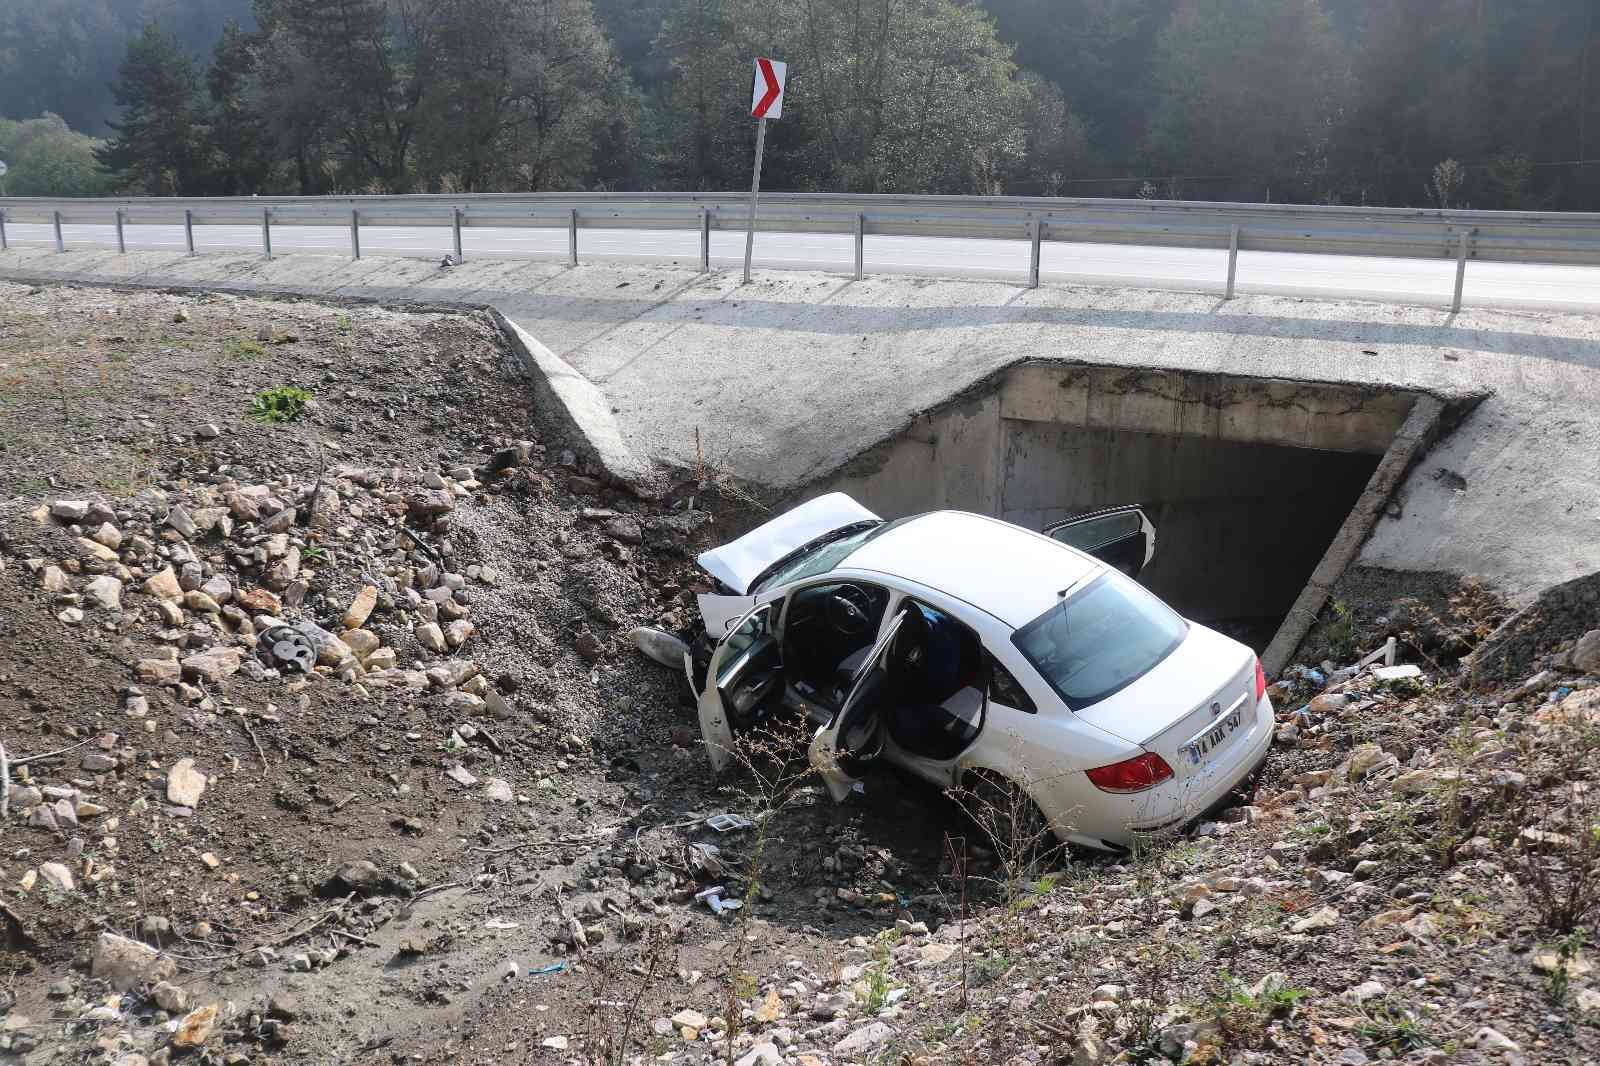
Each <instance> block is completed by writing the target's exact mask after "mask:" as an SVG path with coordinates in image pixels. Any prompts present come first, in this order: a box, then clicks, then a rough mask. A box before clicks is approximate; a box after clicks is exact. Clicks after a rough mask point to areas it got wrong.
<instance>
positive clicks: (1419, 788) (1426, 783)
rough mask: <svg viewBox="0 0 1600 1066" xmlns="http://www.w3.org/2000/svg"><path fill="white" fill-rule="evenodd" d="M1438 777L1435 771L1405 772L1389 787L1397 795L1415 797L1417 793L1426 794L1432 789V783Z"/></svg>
mask: <svg viewBox="0 0 1600 1066" xmlns="http://www.w3.org/2000/svg"><path fill="white" fill-rule="evenodd" d="M1438 777H1439V774H1438V771H1436V770H1428V769H1422V770H1407V771H1406V772H1405V773H1403V774H1401V775H1400V776H1398V777H1396V778H1395V779H1394V781H1393V782H1392V783H1391V784H1390V786H1389V787H1390V788H1392V789H1393V790H1394V791H1395V793H1396V794H1397V795H1401V796H1411V795H1416V794H1418V793H1422V792H1426V791H1428V790H1429V789H1430V788H1432V787H1433V783H1434V782H1435V781H1436V780H1437V779H1438Z"/></svg>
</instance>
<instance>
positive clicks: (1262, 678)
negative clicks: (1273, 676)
mask: <svg viewBox="0 0 1600 1066" xmlns="http://www.w3.org/2000/svg"><path fill="white" fill-rule="evenodd" d="M1266 694H1267V672H1266V671H1265V670H1263V669H1261V660H1260V659H1257V660H1256V702H1257V703H1260V702H1261V697H1262V696H1265V695H1266Z"/></svg>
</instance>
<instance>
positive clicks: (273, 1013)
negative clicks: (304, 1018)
mask: <svg viewBox="0 0 1600 1066" xmlns="http://www.w3.org/2000/svg"><path fill="white" fill-rule="evenodd" d="M267 1016H268V1017H271V1018H277V1019H278V1020H279V1021H284V1022H292V1021H295V1020H297V1019H298V1018H299V1017H300V1001H299V1000H297V999H295V998H294V995H293V994H292V993H290V992H284V991H277V992H274V993H272V995H270V996H268V997H267Z"/></svg>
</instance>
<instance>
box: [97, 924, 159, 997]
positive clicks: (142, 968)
mask: <svg viewBox="0 0 1600 1066" xmlns="http://www.w3.org/2000/svg"><path fill="white" fill-rule="evenodd" d="M89 972H90V975H91V976H93V977H95V978H97V979H99V980H102V981H105V982H106V983H107V984H109V985H110V986H111V987H112V988H114V989H116V990H117V991H118V992H131V991H133V990H134V989H137V988H142V987H143V986H145V985H147V984H156V983H158V982H161V981H168V980H171V979H172V978H173V977H176V976H177V973H178V967H177V965H176V964H174V963H173V961H172V960H171V959H169V958H166V957H164V956H163V955H162V954H161V953H160V952H159V951H157V950H156V949H155V948H153V947H151V946H150V945H148V944H141V943H140V942H139V941H137V940H130V939H128V938H127V937H125V936H118V935H117V934H115V933H101V934H100V939H99V940H98V941H96V942H95V947H94V963H93V965H92V967H91V969H90V971H89Z"/></svg>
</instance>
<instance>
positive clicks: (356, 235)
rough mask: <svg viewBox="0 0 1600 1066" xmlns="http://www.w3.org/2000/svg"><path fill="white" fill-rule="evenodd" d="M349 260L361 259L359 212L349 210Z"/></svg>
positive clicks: (352, 209) (353, 209) (354, 209)
mask: <svg viewBox="0 0 1600 1066" xmlns="http://www.w3.org/2000/svg"><path fill="white" fill-rule="evenodd" d="M350 258H351V259H360V258H361V212H360V211H359V210H358V209H356V208H351V209H350Z"/></svg>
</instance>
